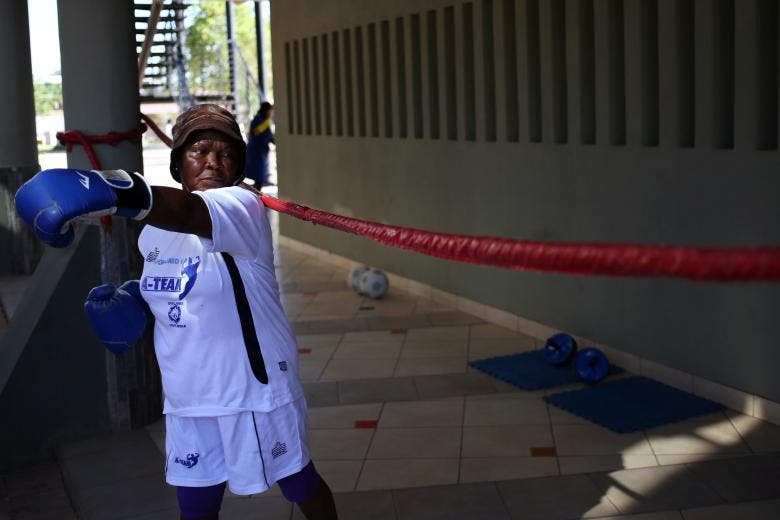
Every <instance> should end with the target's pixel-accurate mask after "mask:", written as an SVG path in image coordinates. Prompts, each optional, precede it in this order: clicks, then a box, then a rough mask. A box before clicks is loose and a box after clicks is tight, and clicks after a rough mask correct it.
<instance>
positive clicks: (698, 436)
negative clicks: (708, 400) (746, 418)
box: [646, 414, 750, 455]
mask: <svg viewBox="0 0 780 520" xmlns="http://www.w3.org/2000/svg"><path fill="white" fill-rule="evenodd" d="M646 433H647V437H648V439H649V440H650V445H651V446H652V447H653V451H654V452H655V454H656V455H690V454H697V453H723V452H737V453H748V452H749V451H750V450H749V449H748V447H747V445H746V444H745V442H744V441H743V440H742V437H740V435H739V433H738V432H737V429H736V428H735V427H734V425H733V424H731V421H729V420H728V418H727V417H726V416H725V415H724V414H716V415H713V416H709V417H708V418H706V419H694V420H690V421H685V422H681V423H676V424H670V425H667V426H660V427H657V428H652V429H650V430H647V432H646Z"/></svg>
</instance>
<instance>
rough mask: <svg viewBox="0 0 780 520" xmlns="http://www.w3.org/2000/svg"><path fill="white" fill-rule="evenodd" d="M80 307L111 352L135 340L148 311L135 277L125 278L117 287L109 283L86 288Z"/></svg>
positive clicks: (121, 350)
mask: <svg viewBox="0 0 780 520" xmlns="http://www.w3.org/2000/svg"><path fill="white" fill-rule="evenodd" d="M84 310H85V311H86V313H87V318H89V321H90V323H91V324H92V328H93V329H94V331H95V332H96V333H97V335H98V337H99V338H100V340H101V341H102V342H103V344H104V345H105V346H106V348H107V349H108V350H110V351H111V352H113V353H114V354H120V353H122V352H124V351H126V350H127V349H129V348H130V347H131V346H133V344H134V343H135V342H136V341H138V339H139V338H140V337H141V335H142V334H143V332H144V329H145V328H146V318H147V315H148V314H149V307H148V305H147V304H146V301H145V300H144V299H143V298H142V297H141V291H140V288H139V286H138V280H129V281H127V282H125V283H123V284H122V285H120V286H119V288H118V289H117V288H115V287H114V286H113V285H110V284H104V285H99V286H97V287H95V288H94V289H92V290H91V291H89V295H88V296H87V301H86V302H84Z"/></svg>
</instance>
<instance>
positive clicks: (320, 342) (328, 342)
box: [295, 334, 342, 347]
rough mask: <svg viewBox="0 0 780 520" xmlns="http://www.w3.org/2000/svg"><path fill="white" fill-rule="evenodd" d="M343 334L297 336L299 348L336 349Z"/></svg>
mask: <svg viewBox="0 0 780 520" xmlns="http://www.w3.org/2000/svg"><path fill="white" fill-rule="evenodd" d="M341 336H342V335H341V334H303V335H300V336H296V338H295V339H296V340H297V342H298V346H299V347H320V346H322V347H330V346H333V347H335V346H336V345H338V343H339V341H341Z"/></svg>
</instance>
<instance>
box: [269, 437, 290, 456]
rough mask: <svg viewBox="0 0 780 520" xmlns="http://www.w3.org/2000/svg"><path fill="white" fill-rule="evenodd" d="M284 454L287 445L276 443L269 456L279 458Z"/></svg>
mask: <svg viewBox="0 0 780 520" xmlns="http://www.w3.org/2000/svg"><path fill="white" fill-rule="evenodd" d="M285 453H287V444H285V443H283V442H278V441H277V442H276V444H274V447H273V448H272V449H271V456H272V457H273V458H277V457H281V456H282V455H284V454H285Z"/></svg>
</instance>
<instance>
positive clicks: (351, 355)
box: [333, 341, 401, 359]
mask: <svg viewBox="0 0 780 520" xmlns="http://www.w3.org/2000/svg"><path fill="white" fill-rule="evenodd" d="M400 355H401V342H400V341H372V342H364V343H357V342H355V343H343V344H342V345H339V347H338V349H336V352H334V353H333V358H334V359H398V357H399V356H400Z"/></svg>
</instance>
